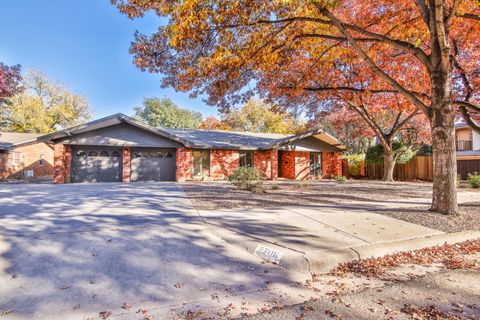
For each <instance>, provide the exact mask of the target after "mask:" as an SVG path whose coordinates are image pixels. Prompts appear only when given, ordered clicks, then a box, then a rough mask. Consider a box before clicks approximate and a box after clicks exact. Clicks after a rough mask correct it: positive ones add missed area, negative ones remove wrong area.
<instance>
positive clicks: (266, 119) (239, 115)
mask: <svg viewBox="0 0 480 320" xmlns="http://www.w3.org/2000/svg"><path fill="white" fill-rule="evenodd" d="M274 109H275V106H273V105H271V104H268V103H266V102H264V101H262V100H259V99H255V98H251V99H250V100H249V101H248V102H247V103H246V104H245V105H244V106H243V107H241V108H234V109H231V110H230V111H229V112H227V113H226V114H224V115H223V117H222V119H223V121H222V122H223V123H225V124H226V125H227V126H228V127H229V128H230V129H231V130H234V131H250V132H267V133H295V132H297V131H301V129H302V128H303V127H302V125H301V124H298V123H297V121H296V120H295V118H293V117H292V116H291V115H289V114H287V113H283V112H278V111H276V110H274Z"/></svg>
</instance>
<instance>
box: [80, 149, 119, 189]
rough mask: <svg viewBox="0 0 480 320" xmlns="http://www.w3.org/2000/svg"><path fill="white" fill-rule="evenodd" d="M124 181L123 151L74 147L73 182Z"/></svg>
mask: <svg viewBox="0 0 480 320" xmlns="http://www.w3.org/2000/svg"><path fill="white" fill-rule="evenodd" d="M120 181H122V149H121V148H115V147H88V146H85V147H73V148H72V182H120Z"/></svg>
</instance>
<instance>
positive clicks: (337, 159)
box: [333, 152, 343, 176]
mask: <svg viewBox="0 0 480 320" xmlns="http://www.w3.org/2000/svg"><path fill="white" fill-rule="evenodd" d="M341 156H342V154H341V153H340V152H335V153H334V154H333V168H334V174H335V175H336V176H341V175H343V174H342V158H341Z"/></svg>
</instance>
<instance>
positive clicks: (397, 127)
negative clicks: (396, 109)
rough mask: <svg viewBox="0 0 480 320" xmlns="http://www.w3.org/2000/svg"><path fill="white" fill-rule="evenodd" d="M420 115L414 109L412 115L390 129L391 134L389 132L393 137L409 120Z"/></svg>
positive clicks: (418, 111)
mask: <svg viewBox="0 0 480 320" xmlns="http://www.w3.org/2000/svg"><path fill="white" fill-rule="evenodd" d="M419 114H420V110H418V109H416V110H415V111H413V112H412V113H410V114H409V115H408V117H406V118H405V119H403V121H401V122H400V123H398V124H397V126H396V127H394V129H392V132H390V134H391V135H393V136H394V135H395V134H396V133H397V132H398V131H399V130H400V129H401V128H402V127H403V126H405V125H406V124H407V123H408V122H409V121H410V120H412V119H413V118H414V117H416V116H418V115H419Z"/></svg>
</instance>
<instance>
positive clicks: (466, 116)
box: [460, 106, 480, 134]
mask: <svg viewBox="0 0 480 320" xmlns="http://www.w3.org/2000/svg"><path fill="white" fill-rule="evenodd" d="M479 109H480V108H479ZM460 112H461V113H462V117H463V119H464V120H465V122H466V123H467V124H468V126H469V127H470V128H472V130H475V131H476V132H477V133H479V134H480V125H478V124H477V123H476V122H475V121H474V120H473V119H472V117H471V116H470V113H469V112H468V110H467V108H466V107H464V106H462V107H460Z"/></svg>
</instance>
